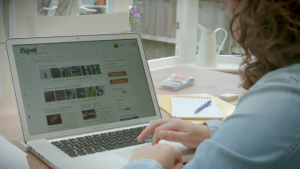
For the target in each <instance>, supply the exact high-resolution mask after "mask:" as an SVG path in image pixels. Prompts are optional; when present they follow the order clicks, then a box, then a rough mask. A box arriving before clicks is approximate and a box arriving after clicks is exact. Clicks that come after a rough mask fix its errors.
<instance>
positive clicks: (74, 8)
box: [38, 0, 109, 16]
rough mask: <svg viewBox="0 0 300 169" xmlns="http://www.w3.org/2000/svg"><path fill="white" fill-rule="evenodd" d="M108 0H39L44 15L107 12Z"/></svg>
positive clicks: (40, 12)
mask: <svg viewBox="0 0 300 169" xmlns="http://www.w3.org/2000/svg"><path fill="white" fill-rule="evenodd" d="M107 3H109V1H108V0H78V1H77V0H76V1H75V0H38V14H39V15H43V16H68V15H92V14H103V13H106V12H107V6H106V4H107Z"/></svg>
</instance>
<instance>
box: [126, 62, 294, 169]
mask: <svg viewBox="0 0 300 169" xmlns="http://www.w3.org/2000/svg"><path fill="white" fill-rule="evenodd" d="M207 125H208V126H209V128H210V132H211V138H210V139H207V140H205V141H204V142H202V143H201V144H200V145H199V147H198V148H197V151H196V154H195V158H194V159H193V160H191V161H190V162H189V163H188V164H187V165H185V167H184V169H212V168H213V169H215V168H228V169H240V168H243V169H248V168H249V169H253V168H255V169H265V168H267V169H287V168H288V169H290V168H300V64H295V65H293V66H290V67H286V68H281V69H278V70H275V71H273V72H271V73H269V74H267V75H265V76H264V77H263V78H262V79H260V80H259V81H258V82H257V83H256V84H255V85H254V86H253V87H252V88H251V89H250V90H249V91H248V92H247V93H246V94H245V95H243V96H242V98H241V99H240V101H239V103H238V105H237V107H236V110H235V112H234V113H233V114H232V115H231V116H229V117H228V118H227V119H226V120H225V121H224V122H221V121H208V122H207ZM162 168H163V167H162V166H161V165H160V164H159V163H157V162H156V161H153V160H138V161H134V162H132V163H131V164H128V165H127V166H125V167H124V169H162Z"/></svg>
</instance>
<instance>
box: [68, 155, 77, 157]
mask: <svg viewBox="0 0 300 169" xmlns="http://www.w3.org/2000/svg"><path fill="white" fill-rule="evenodd" d="M68 155H69V156H70V157H77V156H78V155H77V154H68Z"/></svg>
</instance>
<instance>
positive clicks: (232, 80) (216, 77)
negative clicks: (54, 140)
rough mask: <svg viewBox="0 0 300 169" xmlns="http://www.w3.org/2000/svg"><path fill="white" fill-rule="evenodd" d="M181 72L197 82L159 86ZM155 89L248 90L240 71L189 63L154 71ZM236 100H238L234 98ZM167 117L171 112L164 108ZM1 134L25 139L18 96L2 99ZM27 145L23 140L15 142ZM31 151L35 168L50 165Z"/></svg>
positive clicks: (189, 91)
mask: <svg viewBox="0 0 300 169" xmlns="http://www.w3.org/2000/svg"><path fill="white" fill-rule="evenodd" d="M173 73H175V74H180V75H183V76H192V77H194V78H195V79H196V81H195V84H194V85H193V86H190V87H188V88H185V89H182V90H179V91H176V92H174V91H166V90H163V89H160V88H158V84H159V83H160V82H161V81H163V80H164V79H166V78H167V77H168V76H169V75H170V74H173ZM151 75H152V79H153V83H154V87H155V91H156V94H157V95H173V94H199V93H207V94H213V95H215V96H219V95H221V94H225V93H237V94H240V95H242V94H243V92H244V90H243V89H241V88H239V87H238V86H239V84H240V78H239V77H238V76H237V75H233V74H227V73H221V72H215V71H209V70H204V69H199V68H192V67H186V66H176V67H171V68H166V69H160V70H154V71H151ZM230 103H232V104H236V103H237V101H233V102H230ZM162 116H163V118H164V119H166V118H170V116H169V115H168V114H167V113H165V112H163V111H162ZM0 134H1V135H3V136H4V137H7V138H16V139H20V140H23V135H22V129H21V124H20V120H19V114H18V111H17V106H16V102H15V99H14V98H7V99H0ZM13 143H14V144H15V145H17V146H18V147H20V148H21V149H23V148H22V147H21V146H20V144H19V143H17V142H13ZM26 153H28V161H29V165H30V167H31V168H32V169H46V168H47V169H48V168H49V167H48V166H47V165H46V164H45V163H44V162H42V161H41V160H39V159H38V158H37V157H36V156H34V155H33V154H32V153H30V152H28V151H26Z"/></svg>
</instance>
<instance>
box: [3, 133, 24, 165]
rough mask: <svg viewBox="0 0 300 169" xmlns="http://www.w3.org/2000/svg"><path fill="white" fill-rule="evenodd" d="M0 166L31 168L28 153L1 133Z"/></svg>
mask: <svg viewBox="0 0 300 169" xmlns="http://www.w3.org/2000/svg"><path fill="white" fill-rule="evenodd" d="M0 148H1V151H0V168H3V169H29V164H28V160H27V154H26V153H25V152H24V151H22V150H21V149H19V148H18V147H16V146H15V145H13V144H12V143H10V142H9V141H7V140H6V139H5V138H4V137H2V136H1V135H0Z"/></svg>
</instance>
